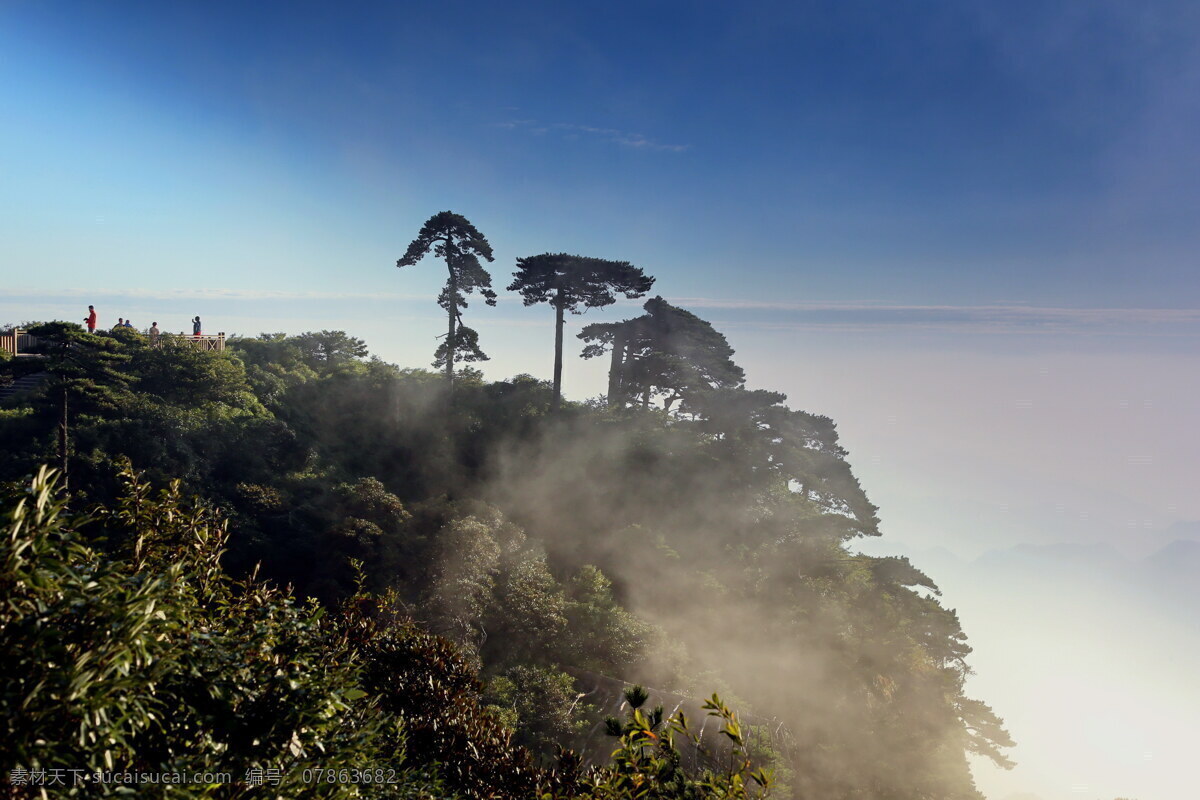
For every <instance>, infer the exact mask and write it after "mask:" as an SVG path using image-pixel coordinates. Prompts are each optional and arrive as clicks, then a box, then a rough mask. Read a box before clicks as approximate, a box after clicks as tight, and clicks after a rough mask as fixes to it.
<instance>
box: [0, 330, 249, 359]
mask: <svg viewBox="0 0 1200 800" xmlns="http://www.w3.org/2000/svg"><path fill="white" fill-rule="evenodd" d="M140 333H141V335H142V336H144V337H146V340H147V344H149V345H150V346H151V347H160V348H161V347H194V348H196V349H197V350H204V351H207V352H211V353H221V352H224V350H225V332H224V331H221V332H220V333H218V334H216V335H215V336H210V335H203V334H202V335H200V336H195V335H192V336H189V335H188V334H184V333H160V334H159V335H158V337H157V338H151V337H150V334H149V333H147V332H146V331H140ZM96 335H97V336H103V335H104V331H100V332H98V333H97V334H96ZM37 344H38V338H37V337H36V336H34V335H33V334H31V333H29V332H28V331H24V330H21V329H20V328H14V329H13V330H9V331H0V351H3V352H6V353H8V354H9V355H12V356H31V355H34V354H33V353H32V352H30V351H32V350H34V349H35V348H36V347H37Z"/></svg>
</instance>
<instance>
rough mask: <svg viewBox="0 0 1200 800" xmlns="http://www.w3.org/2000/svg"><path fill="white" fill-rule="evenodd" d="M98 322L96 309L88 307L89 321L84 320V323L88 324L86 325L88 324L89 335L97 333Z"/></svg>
mask: <svg viewBox="0 0 1200 800" xmlns="http://www.w3.org/2000/svg"><path fill="white" fill-rule="evenodd" d="M96 320H97V317H96V307H95V306H88V315H87V319H85V320H84V322H86V323H87V329H88V333H95V332H96Z"/></svg>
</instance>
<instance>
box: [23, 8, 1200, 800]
mask: <svg viewBox="0 0 1200 800" xmlns="http://www.w3.org/2000/svg"><path fill="white" fill-rule="evenodd" d="M1198 143H1200V3H1195V2H1132V1H1130V2H1108V1H1106V0H1070V2H1063V1H1057V2H1056V1H1054V0H1043V1H1041V2H1025V1H1024V0H987V1H986V2H984V1H982V0H980V1H978V2H977V1H975V0H945V2H923V1H921V0H917V1H915V2H906V3H892V2H883V0H880V2H873V3H863V2H853V0H842V1H841V2H824V3H818V2H753V3H745V4H742V3H730V2H681V3H658V2H639V3H617V2H606V3H582V2H580V3H570V2H561V1H560V2H545V3H520V2H513V3H496V2H474V3H463V2H445V1H443V2H437V3H340V4H332V3H309V2H288V3H244V2H239V3H219V2H211V1H210V2H192V3H185V2H167V3H164V2H136V3H135V2H112V3H83V2H78V3H54V2H32V1H31V0H0V275H2V280H0V322H3V321H11V322H17V321H20V320H23V319H39V318H40V319H44V318H51V317H59V318H66V319H82V317H83V314H84V311H85V308H86V305H87V303H89V302H94V303H96V304H97V305H98V306H99V308H100V309H101V314H102V322H103V323H104V324H106V325H107V324H111V323H112V322H114V321H115V318H116V316H117V315H118V314H121V315H125V316H132V317H133V318H134V321H135V323H136V324H138V325H139V326H145V325H148V324H149V323H150V321H152V320H154V321H159V322H160V323H161V324H162V326H163V327H164V328H165V329H167V330H183V329H184V328H185V327H186V326H187V324H188V323H187V320H188V319H190V317H191V316H192V315H193V314H195V313H200V314H202V315H203V317H204V319H205V320H206V323H207V325H206V327H207V329H208V330H209V331H215V330H225V331H229V332H241V333H249V334H254V333H257V332H259V331H263V330H269V331H275V330H286V331H290V332H299V331H302V330H308V329H313V328H342V329H345V330H348V331H350V332H352V333H355V334H356V335H359V336H363V337H365V338H366V339H367V340H368V343H369V344H370V345H371V347H372V350H373V351H375V352H377V353H379V354H381V355H382V356H383V357H385V358H387V359H389V360H392V361H396V362H399V363H401V364H404V365H426V364H428V362H429V360H430V359H431V357H432V352H433V349H434V347H435V346H436V340H435V339H434V337H435V336H436V335H437V334H438V333H439V332H441V331H442V329H443V328H442V322H441V320H440V318H439V315H440V310H439V309H438V308H437V306H436V305H435V303H434V298H435V297H436V294H437V291H438V288H439V286H440V284H441V282H442V281H443V277H442V274H443V273H442V268H441V267H440V266H439V265H437V264H435V263H431V262H426V263H422V264H419V265H417V266H415V267H413V268H410V269H405V270H404V271H397V270H396V269H395V268H394V266H393V265H394V264H395V261H396V259H397V258H398V257H399V256H400V255H401V254H402V252H403V251H404V248H405V246H406V245H407V243H408V241H409V240H410V239H411V238H412V237H413V235H414V234H415V232H416V231H417V229H418V228H419V227H420V225H421V223H422V222H423V221H424V220H425V219H426V218H427V217H429V216H430V215H431V214H432V213H434V212H437V211H441V210H444V209H452V210H454V211H457V212H459V213H462V214H465V215H466V216H468V217H469V218H470V219H471V220H472V221H473V222H475V223H476V225H477V226H478V227H479V228H480V229H481V230H482V231H483V232H484V233H485V234H486V235H487V236H488V237H489V238H490V240H491V242H492V244H493V246H494V247H495V251H496V256H497V261H496V263H495V264H494V265H493V274H494V275H495V280H496V283H497V285H498V288H503V287H504V286H505V285H507V282H508V280H509V274H510V273H511V271H512V266H513V262H514V260H515V258H517V257H518V256H524V255H532V254H534V253H538V252H543V251H548V250H549V251H559V250H565V251H570V252H578V253H581V254H584V255H590V256H598V257H607V258H619V259H627V260H630V261H632V262H634V263H635V264H637V265H639V266H642V267H644V268H645V269H646V270H647V271H648V272H649V273H651V274H653V275H656V276H657V278H658V284H657V286H656V291H657V292H661V293H662V294H663V295H664V296H666V297H667V298H668V299H672V300H674V301H676V302H679V303H680V304H682V305H684V306H686V307H688V308H691V309H693V310H694V311H696V312H697V313H699V314H700V315H701V316H704V317H705V318H707V319H711V320H712V321H713V322H714V323H715V324H716V325H717V327H718V328H720V329H721V330H722V331H724V332H726V333H727V334H728V335H729V338H730V341H731V342H732V343H733V345H734V347H735V348H736V349H737V351H738V359H739V360H740V362H741V363H743V364H744V365H745V366H746V368H747V373H748V375H749V377H750V382H751V384H752V385H755V386H758V387H765V388H772V389H781V390H784V391H786V392H788V394H789V396H790V398H791V402H792V404H793V405H794V406H795V407H798V408H804V409H807V410H811V411H816V412H819V413H825V414H829V415H831V416H833V417H834V418H835V419H836V420H837V421H838V423H839V426H840V430H841V432H842V435H843V439H844V442H845V443H846V444H847V446H848V447H849V449H850V451H851V459H852V462H853V464H854V467H855V471H856V472H857V473H858V474H859V475H860V476H861V477H862V479H863V483H864V485H865V487H866V488H867V490H868V492H869V494H870V495H871V497H872V499H873V500H874V501H875V502H877V503H878V504H879V505H880V506H881V516H882V519H883V529H884V531H885V537H886V538H888V539H890V540H893V541H897V542H901V543H903V544H905V545H906V546H909V547H912V548H916V549H920V548H930V547H935V546H940V547H945V548H947V549H949V550H951V551H954V552H956V553H959V554H960V555H964V556H966V557H970V556H972V555H976V554H978V553H980V552H982V551H984V550H988V549H996V548H1003V547H1009V546H1012V545H1014V544H1017V543H1021V542H1028V543H1046V542H1073V543H1078V544H1088V543H1107V544H1111V545H1113V546H1114V547H1117V548H1119V549H1121V550H1122V551H1123V552H1126V553H1128V554H1134V555H1139V554H1140V555H1144V554H1145V553H1146V552H1149V551H1151V550H1153V549H1154V548H1155V547H1158V546H1161V545H1162V544H1163V543H1165V542H1166V541H1169V539H1170V538H1171V537H1172V536H1175V535H1176V534H1175V533H1173V532H1174V531H1178V530H1200V528H1197V527H1195V526H1194V523H1195V522H1196V521H1197V520H1200V495H1197V493H1196V491H1195V479H1196V476H1197V475H1200V456H1198V454H1200V420H1198V419H1197V407H1196V403H1195V398H1196V397H1197V396H1200V356H1198V353H1200V263H1198V262H1200V146H1198ZM502 294H503V293H502ZM630 310H631V309H630V308H629V307H623V308H616V309H608V310H605V311H603V312H600V314H599V315H589V316H588V317H587V318H585V319H584V320H582V321H585V322H590V321H592V320H593V319H615V318H618V315H620V314H625V313H628V312H629V311H630ZM468 319H469V320H470V322H471V324H472V325H473V326H475V327H477V328H478V329H479V331H480V334H481V340H482V344H483V346H484V349H485V350H488V351H489V352H490V353H491V354H492V356H493V361H491V362H488V366H487V372H488V374H489V375H490V376H491V377H505V376H508V375H512V374H514V373H516V372H532V373H534V374H537V375H540V376H542V377H548V375H549V370H550V342H551V334H550V327H551V319H550V314H549V313H547V312H546V310H545V309H544V308H537V309H523V308H522V307H521V306H520V304H519V302H517V301H516V300H514V299H512V298H507V299H505V298H502V301H501V303H500V306H499V307H498V308H496V309H488V308H486V307H483V306H482V304H473V305H472V307H471V309H470V310H469V311H468ZM580 321H581V320H578V319H574V320H571V321H570V322H571V323H572V324H575V325H577V324H578V323H579V322H580ZM568 342H569V343H571V344H575V340H574V339H573V338H568ZM566 373H567V374H566V391H567V393H568V395H570V396H572V397H583V396H586V395H588V394H595V393H598V392H600V391H603V365H601V364H596V363H587V364H581V363H579V362H578V361H576V360H574V359H570V360H569V361H568V363H567V367H566ZM1180 525H1183V526H1185V527H1184V528H1180V527H1179V526H1180ZM1187 525H1193V527H1192V528H1187V527H1186V526H1187ZM948 602H951V604H953V603H954V598H948ZM960 611H961V613H962V615H963V619H964V624H965V625H966V627H967V630H968V632H970V630H971V619H972V612H971V609H969V608H965V607H963V608H960ZM979 618H980V619H983V617H979ZM1005 646H1006V645H1005V643H1003V642H1000V643H992V645H991V649H992V651H993V652H997V653H1000V655H999V656H997V658H996V659H995V660H994V661H992V662H987V661H986V658H985V659H984V661H985V662H986V663H979V662H977V663H976V667H977V668H978V669H979V670H980V672H981V676H987V675H990V676H991V677H992V678H995V677H996V676H1000V677H1001V678H1002V677H1003V676H1004V675H1006V674H1008V673H1007V671H1006V667H1005V665H1004V663H1003V653H1004V651H1005V650H1004V648H1005ZM986 652H988V648H987V647H984V648H981V649H980V654H981V656H982V655H983V654H984V653H986ZM995 691H996V693H997V696H996V697H994V698H993V697H989V698H988V699H994V700H995V701H996V703H997V705H998V706H1000V708H999V710H1000V712H1001V714H1002V715H1003V714H1004V713H1005V709H1004V707H1003V704H1004V703H1005V702H1010V704H1011V703H1013V702H1017V701H1019V702H1021V703H1024V704H1025V705H1026V706H1028V707H1029V708H1031V709H1033V711H1031V712H1030V713H1031V714H1032V716H1031V717H1029V718H1028V721H1027V722H1026V725H1027V726H1031V727H1032V726H1037V725H1038V724H1039V723H1038V718H1037V716H1036V712H1037V709H1039V708H1042V707H1043V706H1044V705H1045V704H1044V703H1043V702H1042V699H1041V698H1039V697H1037V696H1036V695H1035V694H1031V693H1030V687H1028V686H1025V685H1024V684H1018V683H1014V684H1013V685H1011V686H1008V688H1007V689H1003V688H1001V689H997V690H995ZM1005 691H1007V692H1008V693H1009V695H1008V696H1006V695H1005ZM1181 691H1187V689H1186V688H1184V689H1181ZM1191 691H1192V694H1191V695H1190V696H1191V697H1192V698H1193V701H1194V702H1193V705H1194V703H1195V702H1200V701H1196V699H1195V693H1194V690H1191ZM1022 693H1024V694H1022ZM1089 697H1090V695H1089ZM1013 698H1017V701H1014V700H1013ZM1094 699H1095V702H1094V703H1091V704H1090V708H1091V709H1092V711H1090V712H1089V713H1093V712H1094V713H1096V714H1100V713H1103V710H1104V709H1105V708H1108V707H1109V704H1108V702H1107V700H1106V697H1105V694H1104V692H1101V691H1097V692H1096V693H1095V698H1094ZM1010 707H1011V706H1010ZM1014 713H1015V712H1014ZM1014 719H1018V717H1014ZM1100 724H1101V722H1097V721H1096V720H1092V719H1081V720H1080V721H1079V725H1080V726H1082V727H1088V726H1092V727H1095V726H1096V725H1100ZM1015 733H1016V735H1017V738H1018V739H1020V738H1021V731H1020V730H1017V731H1016V732H1015ZM1064 746H1066V745H1064ZM1072 746H1074V747H1075V748H1076V749H1075V750H1074V751H1072V756H1073V758H1074V763H1079V764H1089V763H1091V764H1110V762H1111V759H1108V758H1107V756H1105V755H1103V754H1102V753H1100V751H1091V750H1088V749H1087V744H1086V742H1084V743H1079V742H1075V743H1073V744H1072ZM1016 756H1017V758H1018V760H1022V759H1024V760H1025V763H1031V764H1035V765H1036V764H1038V763H1041V765H1042V768H1041V772H1037V771H1036V770H1034V768H1032V767H1030V768H1029V770H1030V771H1028V772H1022V771H1021V768H1019V769H1018V771H1017V772H1016V773H1014V774H1013V775H1011V776H1008V777H1005V778H998V777H996V776H994V775H993V776H991V777H988V775H986V774H985V775H981V781H983V783H984V785H985V786H987V787H990V788H992V789H994V790H995V791H996V792H1001V794H998V795H997V797H1001V796H1002V793H1006V792H1007V791H1010V790H1014V791H1015V790H1017V789H1021V788H1025V789H1032V790H1036V791H1037V792H1038V793H1039V794H1040V795H1041V796H1042V797H1044V798H1046V800H1058V798H1063V797H1069V796H1070V794H1071V792H1070V786H1071V781H1072V780H1074V777H1070V776H1067V774H1066V773H1065V772H1064V771H1063V769H1062V768H1061V764H1063V763H1066V762H1067V761H1068V760H1069V759H1067V758H1065V757H1064V753H1061V752H1042V753H1022V752H1018V753H1017V754H1016ZM1140 757H1141V756H1140V755H1139V758H1140ZM1039 759H1041V761H1040V762H1039ZM1139 763H1140V762H1139ZM1143 766H1144V769H1145V770H1146V773H1145V774H1144V775H1142V774H1141V773H1138V772H1136V771H1135V770H1134V768H1133V767H1130V768H1129V770H1127V771H1126V772H1124V773H1121V775H1119V776H1118V775H1116V774H1115V773H1114V776H1113V777H1112V778H1111V781H1110V782H1108V783H1105V784H1104V786H1105V787H1112V788H1113V790H1112V791H1108V792H1107V796H1116V795H1119V794H1123V793H1125V792H1123V791H1120V790H1118V787H1124V786H1127V785H1129V786H1136V785H1139V781H1141V784H1140V785H1143V786H1149V785H1151V784H1150V783H1147V781H1150V780H1151V779H1152V778H1153V780H1156V781H1158V783H1157V784H1153V785H1157V786H1164V785H1174V784H1172V783H1171V782H1172V781H1179V783H1178V786H1179V787H1186V788H1180V789H1179V792H1181V793H1179V794H1177V796H1180V797H1182V796H1184V795H1186V794H1187V792H1189V791H1191V790H1192V788H1194V787H1192V786H1191V785H1190V784H1188V783H1187V780H1189V779H1190V778H1188V777H1187V776H1185V775H1184V773H1183V771H1182V770H1179V771H1177V772H1171V771H1170V769H1168V768H1167V765H1165V764H1163V763H1162V762H1161V761H1160V762H1155V763H1153V764H1151V763H1149V762H1147V763H1146V764H1144V765H1143ZM1047 776H1048V777H1047ZM1106 780H1108V779H1106ZM1122 781H1125V782H1122ZM1093 789H1095V793H1097V794H1101V793H1104V788H1102V787H1101V786H1100V784H1099V783H1097V784H1095V785H1094V786H1093ZM1162 796H1163V797H1167V795H1166V794H1163V795H1162Z"/></svg>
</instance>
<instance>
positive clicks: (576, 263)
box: [508, 253, 654, 410]
mask: <svg viewBox="0 0 1200 800" xmlns="http://www.w3.org/2000/svg"><path fill="white" fill-rule="evenodd" d="M653 285H654V278H652V277H650V276H648V275H646V274H645V273H644V272H642V270H641V268H640V267H635V266H633V265H632V264H630V263H629V262H628V261H608V260H605V259H603V258H590V257H587V256H573V255H567V254H566V253H542V254H541V255H537V256H529V257H527V258H518V259H517V271H516V272H515V273H513V282H512V285H510V286H509V287H508V290H509V291H510V292H520V293H521V298H522V299H523V300H524V302H525V305H527V306H531V305H533V304H535V303H549V304H550V305H551V306H552V307H553V308H554V400H553V407H554V409H555V410H557V409H558V405H559V403H560V402H561V400H562V360H563V359H562V354H563V313H564V312H566V311H570V312H571V313H572V314H582V313H583V311H581V310H580V308H581V307H582V308H585V309H587V308H603V307H604V306H608V305H612V304H613V303H615V302H616V301H617V298H616V295H617V294H622V295H624V296H625V297H626V298H628V299H630V300H633V299H634V298H638V297H642V296H643V295H645V294H646V292H648V291H650V287H652V286H653Z"/></svg>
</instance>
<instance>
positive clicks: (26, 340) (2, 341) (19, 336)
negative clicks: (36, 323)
mask: <svg viewBox="0 0 1200 800" xmlns="http://www.w3.org/2000/svg"><path fill="white" fill-rule="evenodd" d="M36 345H37V337H36V336H34V335H32V334H30V333H28V332H26V331H23V330H21V329H20V328H13V329H12V330H11V331H0V350H3V351H4V352H6V353H8V354H9V355H13V356H15V355H17V354H18V353H20V352H22V351H25V350H30V349H32V348H33V347H35V346H36Z"/></svg>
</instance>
